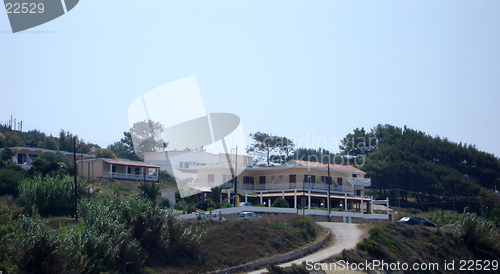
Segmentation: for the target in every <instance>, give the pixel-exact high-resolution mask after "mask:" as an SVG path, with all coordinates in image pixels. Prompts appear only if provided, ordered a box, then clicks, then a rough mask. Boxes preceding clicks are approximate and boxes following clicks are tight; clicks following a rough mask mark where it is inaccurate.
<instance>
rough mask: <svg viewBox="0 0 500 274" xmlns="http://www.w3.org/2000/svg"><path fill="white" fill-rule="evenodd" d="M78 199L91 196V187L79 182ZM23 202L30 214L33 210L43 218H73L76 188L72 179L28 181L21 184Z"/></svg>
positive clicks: (55, 178)
mask: <svg viewBox="0 0 500 274" xmlns="http://www.w3.org/2000/svg"><path fill="white" fill-rule="evenodd" d="M77 191H78V197H79V198H81V197H88V196H89V193H90V192H89V185H88V184H87V183H86V182H84V181H80V182H78V189H77ZM19 192H20V193H21V200H22V201H23V202H24V205H25V208H26V210H27V212H28V213H34V212H33V208H35V209H36V211H38V213H39V214H40V215H42V216H49V215H52V216H67V215H69V216H71V215H73V214H74V212H75V186H74V181H73V180H72V178H70V177H68V176H64V177H59V176H57V177H49V176H47V177H41V176H36V177H35V178H33V179H26V180H23V181H21V183H20V184H19Z"/></svg>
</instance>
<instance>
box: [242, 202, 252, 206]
mask: <svg viewBox="0 0 500 274" xmlns="http://www.w3.org/2000/svg"><path fill="white" fill-rule="evenodd" d="M240 206H253V205H252V203H249V202H242V203H240Z"/></svg>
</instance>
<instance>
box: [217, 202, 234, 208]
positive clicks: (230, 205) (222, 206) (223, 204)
mask: <svg viewBox="0 0 500 274" xmlns="http://www.w3.org/2000/svg"><path fill="white" fill-rule="evenodd" d="M220 207H221V208H230V207H233V204H231V203H229V202H224V203H222V204H221V205H220Z"/></svg>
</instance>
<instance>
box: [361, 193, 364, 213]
mask: <svg viewBox="0 0 500 274" xmlns="http://www.w3.org/2000/svg"><path fill="white" fill-rule="evenodd" d="M363 206H364V205H363V194H361V214H364V213H365V211H364V210H363Z"/></svg>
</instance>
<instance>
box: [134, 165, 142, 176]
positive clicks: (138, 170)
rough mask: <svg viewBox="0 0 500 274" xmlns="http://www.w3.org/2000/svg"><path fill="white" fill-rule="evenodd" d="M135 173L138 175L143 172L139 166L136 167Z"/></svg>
mask: <svg viewBox="0 0 500 274" xmlns="http://www.w3.org/2000/svg"><path fill="white" fill-rule="evenodd" d="M135 174H136V175H140V174H141V170H140V169H139V168H138V167H136V168H135Z"/></svg>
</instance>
